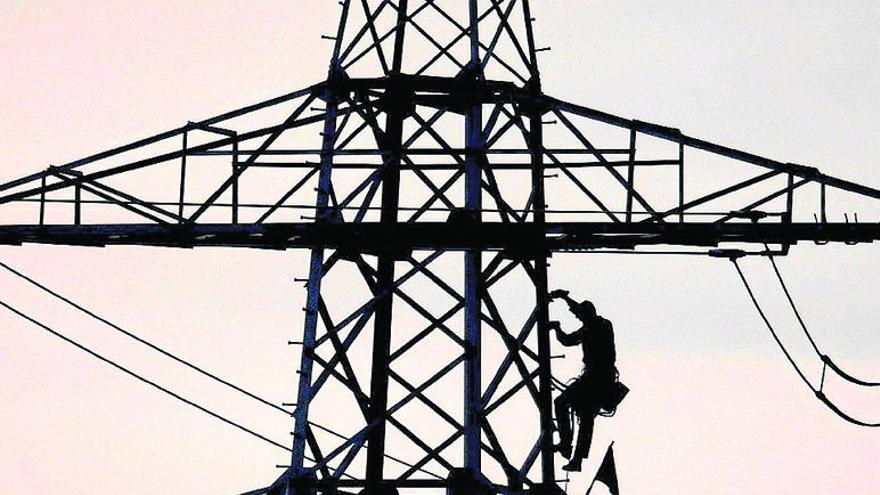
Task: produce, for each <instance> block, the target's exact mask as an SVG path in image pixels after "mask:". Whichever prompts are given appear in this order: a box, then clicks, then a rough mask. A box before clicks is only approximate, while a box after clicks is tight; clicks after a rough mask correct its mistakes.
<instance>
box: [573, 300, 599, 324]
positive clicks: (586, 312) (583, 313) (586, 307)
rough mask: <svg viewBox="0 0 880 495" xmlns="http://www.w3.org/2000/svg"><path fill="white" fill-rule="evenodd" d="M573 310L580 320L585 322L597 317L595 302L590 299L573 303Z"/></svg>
mask: <svg viewBox="0 0 880 495" xmlns="http://www.w3.org/2000/svg"><path fill="white" fill-rule="evenodd" d="M571 312H572V313H574V316H575V317H576V318H577V319H578V320H581V321H582V322H584V323H588V322H589V321H591V320H593V319H594V318H596V306H593V303H591V302H590V301H582V302H579V303H577V304H572V305H571Z"/></svg>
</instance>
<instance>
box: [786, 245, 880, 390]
mask: <svg viewBox="0 0 880 495" xmlns="http://www.w3.org/2000/svg"><path fill="white" fill-rule="evenodd" d="M769 258H770V264H771V265H772V266H773V271H774V272H775V273H776V279H777V280H779V285H780V286H782V291H783V292H784V293H785V297H786V299H788V304H789V306H791V310H792V312H794V315H795V317H796V318H797V321H798V323H799V324H800V326H801V329H803V331H804V335H806V337H807V340H809V341H810V345H811V346H812V347H813V350H814V351H816V355H817V356H819V358H821V359H822V362H823V363H825V365H827V366H829V367H830V368H831V369H832V370H834V371H835V372H836V373H837V374H838V375H840V377H841V378H843V379H845V380H847V381H848V382H850V383H854V384H856V385H861V386H863V387H880V382H868V381H865V380H862V379H859V378H856V377H854V376H852V375H851V374H849V373H847V372H846V371H843V370H842V369H841V368H840V367H839V366H838V365H837V364H836V363H835V362H834V361H833V360H832V359H831V357H829V356H828V355H827V354H825V353H824V352H822V351H820V350H819V346H818V345H816V341H815V340H814V339H813V336H812V335H811V334H810V331H809V330H808V329H807V325H806V323H804V319H803V318H802V317H801V312H800V311H798V308H797V305H796V304H795V303H794V299H792V297H791V293H790V292H789V291H788V285H786V283H785V280H783V279H782V274H781V273H780V271H779V267H778V266H777V265H776V260H775V259H774V257H773V256H769Z"/></svg>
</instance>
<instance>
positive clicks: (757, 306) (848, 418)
mask: <svg viewBox="0 0 880 495" xmlns="http://www.w3.org/2000/svg"><path fill="white" fill-rule="evenodd" d="M730 261H731V262H732V263H733V266H734V267H735V268H736V272H737V273H738V274H739V278H740V279H741V280H742V282H743V286H745V288H746V292H748V294H749V298H750V299H751V300H752V304H753V305H754V306H755V309H757V310H758V314H759V315H760V316H761V319H762V320H764V324H765V325H766V326H767V329H768V330H770V334H771V335H772V336H773V339H774V340H775V341H776V344H777V345H778V346H779V349H780V350H782V353H783V354H784V355H785V357H786V359H788V362H789V363H791V366H792V368H794V370H795V371H796V372H797V374H798V376H799V377H800V378H801V381H803V382H804V384H805V385H806V386H807V387H809V388H810V390H812V392H813V393H814V394H815V395H816V398H817V399H819V401H820V402H822V403H823V404H825V406H826V407H828V409H830V410H831V411H832V412H834V413H835V414H837V415H838V416H839V417H840V418H841V419H843V420H844V421H847V422H849V423H852V424H854V425H858V426H864V427H868V428H878V427H880V423H868V422H865V421H862V420H859V419H856V418H854V417H852V416H850V415H849V414H847V413H845V412H843V411H842V410H841V409H840V408H839V407H838V406H837V405H836V404H834V403H833V402H831V400H829V399H828V397H827V396H826V395H825V393H824V392H822V390H816V388H815V387H814V386H813V384H812V383H811V382H810V380H808V379H807V377H806V376H805V375H804V372H803V371H801V369H800V367H799V366H798V365H797V362H795V360H794V358H793V357H792V356H791V354H790V353H789V352H788V349H786V348H785V345H784V344H783V343H782V340H781V339H780V338H779V335H777V334H776V329H774V328H773V325H772V324H771V323H770V320H769V319H768V318H767V315H766V314H765V313H764V310H763V309H762V308H761V305H760V304H759V303H758V299H757V298H756V297H755V293H754V292H753V291H752V287H751V285H749V282H748V280H746V276H745V274H744V273H743V271H742V269H741V268H740V266H739V263H738V262H737V260H736V259H735V258H731V260H730Z"/></svg>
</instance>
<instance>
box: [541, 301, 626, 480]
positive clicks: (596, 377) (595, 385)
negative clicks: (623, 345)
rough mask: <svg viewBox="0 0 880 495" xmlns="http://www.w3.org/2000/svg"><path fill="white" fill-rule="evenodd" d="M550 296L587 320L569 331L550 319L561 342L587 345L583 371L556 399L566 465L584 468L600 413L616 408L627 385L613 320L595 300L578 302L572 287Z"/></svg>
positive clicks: (584, 350)
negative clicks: (575, 427) (574, 433)
mask: <svg viewBox="0 0 880 495" xmlns="http://www.w3.org/2000/svg"><path fill="white" fill-rule="evenodd" d="M550 298H551V299H563V300H564V301H566V302H567V303H568V308H569V310H570V311H571V312H572V314H574V316H575V317H577V319H578V320H580V321H581V323H583V325H582V326H581V327H580V328H579V329H577V330H575V331H574V332H572V333H565V332H563V331H562V327H561V326H560V324H559V322H558V321H553V322H550V327H551V328H553V329H555V330H556V338H557V339H559V343H561V344H562V345H564V346H569V347H571V346H576V345H581V347H582V348H583V353H584V356H583V360H584V371H583V373H582V374H581V376H579V377H578V378H577V379H575V381H574V382H573V383H572V384H571V385H569V386H568V387H567V388H566V389H565V390H564V391H563V392H562V393H561V394H560V395H559V397H557V398H556V400H555V401H554V406H555V409H556V423H557V425H558V427H559V444H557V445H556V450H557V451H558V452H560V453H561V454H562V455H563V456H564V457H566V458H569V457H571V460H570V461H569V463H568V464H567V465H566V466H563V468H562V469H564V470H566V471H580V469H581V460H582V459H586V458H587V456H588V455H589V453H590V443H591V442H592V440H593V423H594V420H595V418H596V415H597V414H599V413H600V411H603V410H604V411H606V412H613V411H614V409H615V408H616V407H617V405H618V403H619V402H620V400H622V399H623V395H625V394H626V387H624V386H623V385H622V384H619V383H617V376H618V375H617V368H616V366H615V361H616V359H617V352H616V350H615V348H614V329H613V328H612V326H611V322H610V321H608V320H606V319H605V318H602V317H601V316H598V315H597V314H596V307H595V306H593V303H591V302H590V301H583V302H577V301H575V300H573V299H572V298H571V297H569V296H568V291H565V290H554V291H553V292H551V293H550ZM572 412H574V413H575V414H576V415H577V417H578V418H579V419H580V427H579V428H578V439H577V445H576V448H575V450H574V455H571V454H572V453H571V440H572Z"/></svg>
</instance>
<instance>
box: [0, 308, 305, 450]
mask: <svg viewBox="0 0 880 495" xmlns="http://www.w3.org/2000/svg"><path fill="white" fill-rule="evenodd" d="M0 306H3V307H5V308H6V309H7V310H9V311H11V312H12V313H14V314H15V315H17V316H19V317H20V318H23V319H25V320H27V321H29V322H31V323H33V324H34V325H36V326H38V327H40V328H42V329H43V330H45V331H46V332H49V333H50V334H52V335H53V336H55V337H57V338H59V339H61V340H63V341H65V342H67V343H68V344H70V345H72V346H74V347H76V348H77V349H79V350H81V351H83V352H86V353H88V354H89V355H91V356H92V357H94V358H96V359H98V360H100V361H102V362H104V363H105V364H109V365H110V366H112V367H114V368H116V369H117V370H119V371H121V372H123V373H125V374H127V375H129V376H131V377H132V378H135V379H137V380H140V381H141V382H143V383H146V384H147V385H149V386H151V387H153V388H155V389H157V390H159V391H161V392H164V393H165V394H167V395H170V396H171V397H173V398H175V399H177V400H179V401H181V402H183V403H184V404H187V405H189V406H192V407H194V408H196V409H198V410H199V411H201V412H203V413H205V414H208V415H210V416H212V417H214V418H216V419H219V420H220V421H222V422H224V423H226V424H228V425H230V426H233V427H235V428H238V429H239V430H241V431H243V432H245V433H247V434H249V435H251V436H253V437H256V438H258V439H260V440H262V441H264V442H266V443H269V444H271V445H274V446H276V447H278V448H280V449H284V450H286V451H288V452H292V451H293V450H292V449H291V448H290V447H287V446H286V445H282V444H280V443H278V442H276V441H275V440H272V439H271V438H268V437H266V436H264V435H262V434H260V433H257V432H256V431H254V430H251V429H250V428H248V427H246V426H243V425H241V424H240V423H237V422H235V421H233V420H231V419H229V418H226V417H225V416H222V415H220V414H218V413H216V412H214V411H212V410H210V409H208V408H206V407H204V406H202V405H200V404H197V403H196V402H193V401H191V400H189V399H187V398H186V397H183V396H182V395H179V394H177V393H175V392H172V391H171V390H169V389H167V388H165V387H163V386H162V385H159V384H158V383H156V382H154V381H152V380H150V379H149V378H145V377H144V376H142V375H139V374H138V373H136V372H134V371H132V370H130V369H128V368H126V367H125V366H123V365H121V364H119V363H117V362H116V361H113V360H112V359H110V358H108V357H105V356H103V355H101V354H98V353H97V352H95V351H93V350H91V349H89V348H88V347H86V346H84V345H82V344H80V343H79V342H77V341H75V340H73V339H71V338H70V337H67V336H65V335H63V334H61V333H59V332H58V331H56V330H55V329H53V328H51V327H49V326H48V325H46V324H44V323H42V322H40V321H37V320H36V319H35V318H33V317H31V316H29V315H27V314H25V313H23V312H22V311H19V310H18V309H16V308H15V307H13V306H11V305H9V304H8V303H6V302H5V301H2V300H0Z"/></svg>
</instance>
